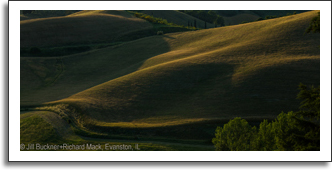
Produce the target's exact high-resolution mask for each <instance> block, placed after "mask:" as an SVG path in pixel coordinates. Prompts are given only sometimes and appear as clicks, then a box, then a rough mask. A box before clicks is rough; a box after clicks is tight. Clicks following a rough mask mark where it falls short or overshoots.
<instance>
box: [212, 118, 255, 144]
mask: <svg viewBox="0 0 332 170" xmlns="http://www.w3.org/2000/svg"><path fill="white" fill-rule="evenodd" d="M255 132H256V127H251V126H250V125H249V123H248V122H247V121H246V120H244V119H241V118H239V117H237V118H235V119H233V120H230V121H229V122H228V123H227V124H225V125H224V127H223V128H222V127H217V129H216V133H215V135H216V137H215V138H213V139H212V143H213V144H214V145H215V148H216V150H223V151H239V150H241V151H245V150H250V149H251V148H252V147H251V145H252V143H251V141H252V139H253V135H254V134H255Z"/></svg>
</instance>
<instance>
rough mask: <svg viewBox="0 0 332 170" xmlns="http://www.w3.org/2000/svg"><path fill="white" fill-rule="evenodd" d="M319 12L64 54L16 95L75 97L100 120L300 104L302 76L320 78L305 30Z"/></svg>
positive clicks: (231, 113) (125, 121)
mask: <svg viewBox="0 0 332 170" xmlns="http://www.w3.org/2000/svg"><path fill="white" fill-rule="evenodd" d="M103 15H104V14H103ZM316 15H317V11H311V12H306V13H301V14H298V15H292V16H286V17H281V18H276V19H270V20H264V21H258V22H252V23H246V24H241V25H235V26H227V27H221V28H213V29H207V30H199V31H188V32H183V33H172V34H166V35H162V36H152V37H147V38H143V39H139V40H135V41H131V42H128V43H124V44H121V45H119V46H114V47H110V48H105V49H100V50H95V51H90V52H85V53H80V54H76V55H71V56H66V57H62V59H63V62H64V65H65V68H66V70H65V71H64V73H63V75H62V76H61V78H60V79H59V80H57V82H56V83H55V84H54V85H53V86H51V87H47V88H43V89H41V90H38V91H36V92H35V93H33V94H31V95H29V96H21V97H22V98H23V99H24V100H26V101H29V100H30V99H31V100H35V99H38V98H39V97H41V98H45V97H43V95H45V94H48V95H47V96H49V97H48V99H47V100H39V101H37V100H36V102H37V103H38V102H39V103H40V102H42V101H43V102H48V103H47V104H58V103H65V104H68V105H75V107H77V108H79V109H80V111H81V113H82V114H83V115H85V116H86V118H87V119H90V123H91V124H93V125H94V126H98V127H123V128H147V127H149V128H151V127H168V126H175V125H181V124H192V123H197V122H204V121H208V120H216V119H231V118H234V117H242V118H250V117H260V118H261V119H263V118H273V117H275V116H276V115H278V114H279V113H280V112H281V111H288V110H293V109H296V108H297V106H298V101H296V99H295V98H296V94H297V85H298V84H299V83H300V82H302V83H304V84H315V85H317V84H319V34H306V35H304V34H303V33H304V31H305V29H306V28H307V27H308V25H309V23H310V20H311V19H312V18H313V17H314V16H316ZM32 91H33V90H32ZM59 95H62V96H66V97H62V98H59V97H58V96H59ZM51 99H53V100H57V101H52V100H51ZM59 99H61V100H59Z"/></svg>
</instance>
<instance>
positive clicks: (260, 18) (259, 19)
mask: <svg viewBox="0 0 332 170" xmlns="http://www.w3.org/2000/svg"><path fill="white" fill-rule="evenodd" d="M261 20H264V18H262V17H259V18H258V19H256V21H261Z"/></svg>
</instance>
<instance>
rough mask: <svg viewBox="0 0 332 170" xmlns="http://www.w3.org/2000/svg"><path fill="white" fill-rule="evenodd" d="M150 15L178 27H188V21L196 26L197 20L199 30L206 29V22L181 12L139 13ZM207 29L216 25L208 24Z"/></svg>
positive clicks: (151, 11) (146, 11) (154, 11)
mask: <svg viewBox="0 0 332 170" xmlns="http://www.w3.org/2000/svg"><path fill="white" fill-rule="evenodd" d="M139 12H142V13H145V14H148V15H153V16H154V17H157V18H163V19H166V20H167V21H168V22H172V23H175V24H177V25H183V26H188V21H189V22H190V23H191V24H194V20H196V25H197V27H198V28H205V22H204V21H202V20H200V19H198V18H195V17H193V16H190V15H188V14H185V13H182V12H179V11H168V10H144V11H139ZM206 27H207V28H213V27H214V25H213V24H212V23H206Z"/></svg>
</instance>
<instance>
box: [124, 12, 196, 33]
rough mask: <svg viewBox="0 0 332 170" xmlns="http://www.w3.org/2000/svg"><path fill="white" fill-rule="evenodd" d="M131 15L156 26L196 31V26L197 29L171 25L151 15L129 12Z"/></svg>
mask: <svg viewBox="0 0 332 170" xmlns="http://www.w3.org/2000/svg"><path fill="white" fill-rule="evenodd" d="M128 12H129V13H133V14H134V16H135V17H137V18H141V19H144V20H147V21H149V22H151V23H154V24H163V25H168V26H173V27H182V28H187V29H196V26H195V28H193V27H189V26H188V27H185V26H183V25H177V24H174V23H171V22H168V21H167V20H166V19H163V18H156V17H153V16H151V15H147V14H144V13H139V12H135V13H134V12H132V11H128ZM195 22H196V21H195ZM188 25H189V21H188Z"/></svg>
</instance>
